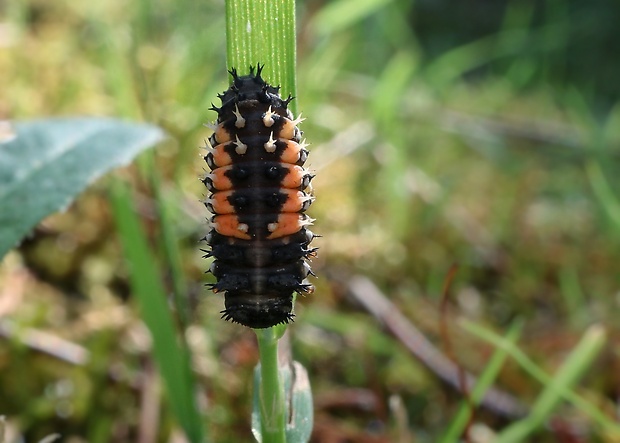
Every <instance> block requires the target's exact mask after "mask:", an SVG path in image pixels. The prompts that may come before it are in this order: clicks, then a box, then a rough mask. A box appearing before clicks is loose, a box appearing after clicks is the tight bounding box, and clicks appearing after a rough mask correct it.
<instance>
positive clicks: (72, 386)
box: [0, 0, 620, 443]
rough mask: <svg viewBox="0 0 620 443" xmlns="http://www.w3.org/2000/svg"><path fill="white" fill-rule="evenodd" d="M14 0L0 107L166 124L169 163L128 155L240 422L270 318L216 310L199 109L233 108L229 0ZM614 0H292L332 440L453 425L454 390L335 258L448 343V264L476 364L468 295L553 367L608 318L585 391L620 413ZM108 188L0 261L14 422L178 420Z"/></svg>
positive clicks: (304, 339)
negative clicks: (381, 319) (252, 324)
mask: <svg viewBox="0 0 620 443" xmlns="http://www.w3.org/2000/svg"><path fill="white" fill-rule="evenodd" d="M0 8H1V9H0V14H2V15H1V17H2V18H0V84H2V85H3V88H2V89H1V92H0V119H5V118H10V119H23V118H29V117H42V116H52V115H53V116H56V115H75V114H88V115H105V116H120V117H127V118H138V119H143V120H146V121H148V122H151V123H154V124H158V125H160V126H162V127H164V128H165V129H166V130H167V131H168V132H169V133H170V134H171V136H172V141H171V142H169V143H167V144H165V145H163V146H161V147H160V148H158V149H157V151H156V158H155V160H154V163H152V164H151V163H149V162H141V163H140V164H139V165H138V166H136V167H133V168H128V169H126V170H123V171H121V172H120V173H119V174H118V175H119V176H120V177H122V178H123V179H124V180H126V181H128V182H130V183H131V184H132V185H133V188H134V192H135V198H136V201H137V202H138V209H139V212H140V214H141V215H142V217H143V221H144V225H145V227H146V228H145V229H146V233H147V235H148V236H149V238H150V239H151V241H152V242H153V245H155V248H154V250H155V251H156V252H157V253H158V258H160V257H161V256H162V255H163V253H162V252H161V251H162V250H164V247H163V246H161V243H159V242H158V241H159V240H160V239H161V237H162V236H163V235H166V238H169V237H170V236H172V237H173V238H174V239H176V243H177V247H178V248H179V250H178V258H179V262H180V263H181V265H182V268H183V269H182V271H183V274H184V276H185V279H186V285H187V295H188V299H187V302H188V306H189V308H190V312H191V315H190V317H191V318H189V321H190V325H189V327H188V328H187V330H186V331H185V332H186V334H185V336H186V338H187V343H188V346H189V347H190V349H191V350H192V351H193V355H194V369H195V371H196V373H197V377H198V379H199V381H200V383H201V387H200V389H199V392H197V396H198V399H199V402H201V404H202V405H203V406H205V408H206V410H207V411H208V413H207V418H206V420H207V421H208V424H209V427H210V428H211V429H212V432H211V434H212V436H213V441H218V442H220V441H221V442H228V441H230V442H234V441H246V440H247V439H248V436H249V435H250V423H249V421H248V420H247V417H248V416H249V410H250V405H251V396H250V385H249V383H248V380H250V379H251V372H252V368H253V366H254V364H255V363H256V359H257V353H256V346H255V343H254V337H253V335H252V333H251V332H250V331H245V330H243V329H242V328H239V327H237V326H234V325H230V324H227V323H224V322H222V321H221V320H219V314H218V312H219V311H220V310H221V307H220V306H221V303H222V301H221V299H220V298H219V297H217V296H214V295H212V294H210V293H207V291H206V289H205V288H204V287H203V283H204V282H205V279H206V277H204V275H203V271H204V270H205V269H207V268H208V263H206V262H205V260H202V259H201V258H200V256H201V253H200V252H199V251H198V244H197V239H198V238H200V237H201V236H202V235H203V234H204V231H205V230H206V223H205V221H204V219H205V218H206V216H207V213H206V211H205V210H204V208H202V207H201V205H200V204H199V202H198V199H199V198H200V197H201V196H203V195H204V190H203V188H202V185H201V184H200V183H199V181H198V180H197V179H196V177H197V175H198V174H200V173H201V172H202V171H203V170H204V167H205V166H204V162H203V161H202V159H201V158H200V157H199V156H198V155H197V153H198V149H197V147H198V146H199V145H201V144H203V143H202V139H204V138H205V137H206V136H208V131H207V130H206V128H204V127H203V126H202V124H203V123H204V122H206V121H208V120H212V119H214V118H215V116H214V114H213V113H212V112H210V111H207V109H208V108H209V106H210V102H211V101H214V100H215V97H216V94H217V93H218V92H221V91H223V90H224V89H225V88H226V85H227V74H226V72H225V59H226V57H225V47H226V44H225V35H224V4H223V3H222V2H218V1H206V0H205V1H201V2H197V1H189V0H181V1H172V0H159V1H156V2H153V1H148V0H141V1H136V2H131V3H127V2H122V1H119V0H110V1H107V2H78V1H70V0H59V1H55V2H49V1H44V0H29V1H18V0H12V1H11V0H9V1H7V2H5V3H3V4H2V5H0ZM619 15H620V7H619V6H618V4H616V3H614V2H603V1H593V2H577V1H576V0H548V1H521V0H512V1H506V2H489V1H482V0H475V1H471V2H466V3H465V2H456V3H455V2H447V1H445V0H438V1H433V2H430V1H423V0H420V1H418V2H411V1H408V0H392V1H389V0H364V1H359V2H358V1H355V2H353V1H351V0H340V1H338V0H336V1H329V2H325V1H323V2H321V1H305V2H300V3H299V5H298V33H299V36H298V81H297V89H298V97H297V100H298V109H299V110H301V111H303V114H304V116H305V117H307V120H306V121H305V122H304V124H303V129H304V131H305V135H306V136H307V137H308V141H309V142H311V143H312V151H311V157H310V160H309V165H310V167H311V168H315V169H316V170H317V177H316V179H315V181H314V184H315V193H316V195H317V201H316V203H315V204H314V205H313V207H312V209H311V211H310V212H311V215H312V216H313V217H315V218H316V219H317V223H316V224H317V226H316V231H317V233H320V234H321V235H323V238H322V239H320V240H319V242H318V243H320V244H319V246H321V251H320V256H319V258H318V259H316V260H315V262H314V266H313V267H314V268H316V272H317V274H318V275H319V279H318V280H317V281H316V284H317V291H316V293H315V295H313V296H312V297H307V298H305V299H300V300H298V303H297V305H296V306H297V307H296V309H297V321H296V323H295V324H294V325H293V326H292V328H291V329H292V339H293V353H294V356H295V359H296V360H298V361H299V362H301V363H302V364H303V365H304V366H305V367H306V368H307V369H308V372H309V375H310V378H311V382H312V385H313V392H314V393H315V405H316V410H315V423H316V425H315V435H314V437H313V438H314V441H317V442H319V441H321V442H323V441H345V439H346V438H348V439H349V440H350V441H360V442H361V441H409V439H410V438H412V436H415V438H416V441H421V442H433V441H436V439H437V438H438V436H439V435H441V434H442V432H443V431H444V430H445V429H446V427H447V424H448V423H451V420H452V419H453V417H454V415H455V413H456V411H457V409H458V406H459V400H460V399H461V396H460V395H459V394H456V393H454V392H453V391H452V390H450V389H449V388H445V387H444V386H443V385H442V384H441V383H440V382H439V381H438V379H437V377H436V376H435V375H433V374H432V373H431V372H429V371H428V370H427V369H426V368H425V367H424V366H423V365H422V364H421V363H420V362H419V361H418V360H417V359H415V358H414V357H412V356H411V355H410V354H409V353H408V352H407V351H406V349H405V348H404V347H403V346H402V345H401V344H400V343H399V342H398V341H397V340H395V339H394V338H393V337H392V336H390V335H389V334H387V333H386V332H385V330H384V329H383V328H382V327H381V325H380V324H379V323H377V322H375V321H374V320H373V318H372V317H371V316H370V315H369V314H368V313H366V312H364V311H363V310H361V309H360V307H359V306H358V305H357V304H355V303H352V302H351V300H350V298H347V297H345V292H346V291H343V290H342V288H341V287H340V286H339V285H336V284H333V282H332V277H334V276H336V277H338V278H339V279H342V278H345V277H346V276H348V275H354V274H364V275H366V276H367V277H369V278H371V279H372V280H373V281H374V282H376V284H377V285H378V286H379V287H380V288H381V289H382V290H383V292H384V293H385V294H386V295H387V296H388V297H389V298H390V300H391V301H392V302H393V303H395V305H396V306H397V307H398V309H399V310H400V311H401V312H402V313H403V314H404V315H406V316H407V317H408V318H409V319H411V320H412V322H413V323H414V324H416V325H417V326H418V327H419V328H420V329H421V330H422V331H423V332H424V333H425V334H426V335H427V337H429V338H430V339H431V340H432V341H433V342H434V343H436V345H437V346H438V347H439V348H442V347H443V346H444V345H445V343H444V340H443V339H442V338H441V331H440V328H439V324H440V322H439V320H440V318H441V316H440V301H441V294H442V287H443V285H444V282H445V279H446V275H447V273H448V270H449V269H450V266H451V265H452V264H453V263H457V264H458V266H459V267H458V273H457V276H456V279H455V281H454V283H453V285H452V287H451V291H450V293H451V297H450V310H449V313H448V314H447V315H448V318H447V321H448V324H449V331H450V332H451V334H450V336H451V337H452V340H451V341H452V343H451V347H452V349H453V350H454V354H455V357H456V358H457V359H458V361H459V362H460V363H461V364H462V365H463V366H464V367H466V368H467V369H468V370H470V371H471V372H473V373H476V374H480V373H482V372H483V371H484V369H485V363H486V361H487V358H488V357H489V356H490V355H492V354H493V351H494V349H493V347H492V346H491V345H490V344H488V343H486V342H483V341H481V340H480V339H479V338H478V337H475V336H473V335H470V334H469V333H467V332H464V330H463V329H462V328H461V327H460V326H459V324H458V323H457V322H456V318H457V317H465V318H467V319H468V320H469V321H472V322H475V323H477V324H479V325H480V326H481V327H485V328H488V329H491V330H495V331H498V333H499V334H500V335H501V334H503V331H505V330H506V329H507V328H508V326H509V325H510V324H511V323H512V322H513V321H514V319H515V318H521V319H522V320H523V322H524V326H523V330H522V336H521V339H520V340H519V342H518V343H517V346H518V347H519V349H520V352H522V353H524V355H527V356H529V359H531V360H532V361H533V362H535V363H536V364H537V365H538V367H539V368H542V369H543V370H544V371H546V373H547V374H555V373H556V371H557V370H558V369H559V368H561V367H562V363H563V362H564V358H565V357H566V356H567V355H569V354H570V351H571V350H572V349H573V348H574V347H575V346H576V344H577V343H578V342H579V340H580V337H582V336H583V335H584V331H586V328H587V326H589V325H591V324H594V323H598V324H602V325H604V326H605V328H606V330H607V337H608V340H607V342H606V345H605V347H604V348H603V350H602V354H601V355H602V356H601V357H599V358H598V359H596V360H594V361H593V363H591V365H589V366H588V369H587V370H586V371H585V377H584V378H583V379H582V380H581V381H580V383H579V384H578V385H577V387H576V388H574V389H575V392H574V393H578V394H580V395H581V396H582V397H584V398H586V399H588V400H589V402H590V403H591V404H592V405H594V407H595V408H597V410H598V411H600V413H601V414H603V415H606V416H608V417H613V416H614V414H615V412H614V411H616V410H617V392H618V384H619V383H620V381H619V380H618V375H617V374H618V373H619V371H618V368H619V362H618V355H619V349H620V348H619V345H618V337H619V336H620V335H619V329H618V324H617V320H616V318H617V317H618V310H619V308H620V306H619V303H620V301H619V298H618V294H619V293H620V273H619V272H618V266H617V263H618V262H620V252H619V248H618V247H617V245H618V241H619V234H618V233H619V232H620V226H619V224H618V221H619V218H618V215H617V214H618V208H619V206H618V195H620V194H619V192H620V189H618V187H619V186H618V183H617V182H616V181H614V180H612V178H613V177H615V176H617V173H618V171H617V170H618V160H617V155H618V149H619V148H620V108H619V107H618V106H617V101H618V98H619V96H620V94H619V93H620V90H619V88H620V87H619V86H618V82H617V80H616V79H617V78H620V73H619V71H620V67H619V66H620V59H618V57H615V56H614V52H613V51H614V42H616V41H618V39H619V37H620V36H619V35H618V34H619V33H620V30H619V29H618V27H617V26H616V24H617V23H618V21H619ZM266 62H267V61H266ZM148 168H156V169H157V171H158V173H159V174H160V175H161V184H160V190H159V191H158V192H160V193H161V195H160V200H159V201H161V204H163V205H164V207H165V209H166V213H167V214H168V217H169V218H170V226H173V227H174V232H172V233H171V232H167V231H166V232H164V233H162V227H161V225H160V223H159V216H158V214H159V213H160V212H158V210H157V205H156V204H155V199H154V198H153V193H154V191H153V190H152V187H151V184H150V182H149V180H148V179H145V176H146V174H144V170H145V169H148ZM141 169H142V171H141ZM110 211H111V210H110V208H109V205H108V194H107V182H106V181H105V180H104V181H103V182H100V183H98V184H96V185H95V186H93V187H92V188H91V189H90V190H89V191H88V192H87V193H86V194H85V195H84V196H83V198H81V199H79V200H78V201H77V202H76V203H75V204H74V205H73V206H72V207H71V208H70V210H69V211H67V212H66V213H63V214H58V215H55V216H53V217H50V218H48V219H47V220H45V221H44V222H43V223H42V224H41V225H40V226H39V227H38V228H37V230H36V232H35V233H34V234H33V235H32V236H31V237H30V238H28V239H27V240H26V241H25V242H24V244H23V245H22V246H21V247H20V248H19V249H18V250H17V251H15V252H13V253H11V254H10V255H9V256H8V257H7V258H6V259H5V260H4V261H3V263H2V266H0V317H2V318H1V321H2V325H3V329H2V330H1V331H4V332H3V335H5V336H8V338H7V339H3V340H2V341H0V374H1V376H0V414H5V415H6V416H7V417H8V421H7V426H8V427H9V432H12V433H13V434H11V435H24V437H25V438H26V440H27V441H37V440H38V439H40V438H43V437H44V436H45V435H48V434H50V433H53V432H58V433H61V434H62V435H64V436H65V439H66V441H89V442H100V441H102V442H103V441H136V440H137V439H138V436H143V435H145V433H148V431H149V430H151V431H152V432H154V434H155V435H156V436H157V438H156V441H168V439H169V438H170V436H171V435H172V434H173V433H174V432H175V425H174V422H173V421H172V418H171V414H170V412H169V409H168V407H167V405H166V403H165V400H164V403H162V404H160V403H158V401H157V400H153V398H155V399H158V398H160V397H159V395H158V394H157V390H156V386H157V383H158V381H157V380H158V379H157V376H156V374H154V372H153V368H152V364H151V360H150V357H149V355H150V349H151V347H150V342H149V337H148V334H145V332H144V328H143V326H142V323H141V322H140V320H139V317H138V315H137V312H136V310H135V309H134V303H133V300H132V299H133V296H132V294H131V291H130V289H129V284H128V281H127V274H126V271H125V269H124V267H123V266H122V260H121V254H122V252H121V250H120V247H119V244H118V240H117V234H116V231H115V228H114V224H113V222H112V217H111V213H110ZM167 247H168V248H169V247H170V245H169V243H168V246H167ZM161 263H166V262H165V261H164V260H161ZM162 271H163V275H164V276H165V277H164V278H167V277H166V276H169V275H170V273H171V272H173V271H174V270H173V271H171V270H170V269H167V266H165V265H163V264H162ZM174 272H176V271H174ZM166 282H167V283H168V280H166ZM169 283H170V288H167V290H168V291H169V292H172V286H173V283H172V282H169ZM9 320H10V321H11V325H12V327H13V329H12V330H11V332H10V333H9V332H7V331H8V329H7V325H8V323H7V322H8V321H9ZM33 332H37V333H43V334H44V335H43V336H42V337H44V338H45V340H47V342H46V341H45V340H44V341H43V345H46V344H47V345H49V346H50V347H51V348H52V349H53V351H54V352H55V353H56V354H58V353H62V352H63V350H65V351H67V349H73V348H70V347H69V348H67V346H69V345H70V344H79V345H81V346H82V347H83V348H85V349H86V350H88V354H87V358H86V357H84V356H83V357H84V358H82V359H81V360H79V359H78V360H76V361H72V362H67V361H66V360H67V359H66V358H63V355H64V354H63V355H60V356H59V355H55V356H50V355H49V353H47V354H46V353H41V352H38V351H36V350H34V349H33V346H32V343H30V342H29V341H28V340H27V339H28V337H30V336H29V334H32V333H33ZM50 337H55V338H57V337H61V338H64V339H65V340H66V342H62V343H60V344H59V343H57V342H55V341H54V340H52V338H50ZM29 343H30V344H29ZM50 343H51V344H50ZM48 350H49V349H48ZM54 352H52V353H54ZM67 352H68V351H67ZM145 380H146V382H145ZM495 385H496V386H499V387H501V388H503V389H504V390H506V391H509V392H511V393H512V394H513V395H514V396H516V397H517V398H518V399H519V400H520V401H522V402H523V403H525V404H536V400H537V397H538V394H539V393H540V392H542V391H544V389H543V388H541V385H540V383H539V382H538V381H537V380H536V379H534V378H533V377H531V376H530V375H528V374H527V373H525V372H524V371H522V370H521V368H520V366H518V364H517V363H515V360H513V359H511V358H508V361H507V363H506V365H505V366H504V367H503V369H502V371H500V374H499V376H498V378H497V379H496V380H495ZM146 387H150V388H153V389H155V393H153V391H152V389H146ZM368 399H371V401H366V400H368ZM153 402H155V403H153ZM146 405H150V407H148V408H147V407H146ZM556 408H558V409H556V411H557V412H559V413H561V416H563V417H564V418H565V420H564V421H562V420H560V421H552V422H549V423H548V424H546V425H544V426H543V425H540V426H538V427H537V428H536V430H535V433H534V434H533V435H531V436H530V437H528V441H529V442H541V443H547V442H554V441H558V439H560V438H561V435H563V434H562V432H568V431H566V427H567V426H568V425H566V421H570V422H573V423H577V424H578V431H579V432H583V433H584V434H577V435H578V436H579V435H585V436H586V437H583V438H584V439H583V440H582V441H588V442H590V441H591V442H598V441H600V442H615V441H618V440H617V437H613V436H610V434H609V433H608V432H606V430H605V429H603V428H601V426H599V425H598V424H597V422H595V421H593V420H592V419H591V418H590V417H589V416H588V415H586V414H583V413H582V410H580V409H578V408H575V407H574V405H572V404H571V403H568V402H562V403H560V404H559V405H557V406H556ZM473 423H474V424H475V426H474V430H476V431H477V432H478V434H476V435H481V434H480V432H482V431H484V432H487V433H488V432H499V431H501V429H503V428H504V427H505V425H506V422H505V420H503V419H501V418H498V417H497V416H496V415H494V414H493V413H490V412H488V411H481V412H479V413H478V414H477V415H476V416H475V418H474V420H473ZM537 425H538V424H537ZM329 438H332V439H333V440H328V439H329ZM566 438H568V437H566ZM579 438H582V437H579ZM364 439H366V440H364ZM9 441H10V440H9ZM472 441H474V440H472ZM566 441H568V440H566ZM577 441H580V440H577Z"/></svg>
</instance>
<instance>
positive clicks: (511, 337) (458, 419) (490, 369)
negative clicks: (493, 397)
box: [439, 320, 523, 443]
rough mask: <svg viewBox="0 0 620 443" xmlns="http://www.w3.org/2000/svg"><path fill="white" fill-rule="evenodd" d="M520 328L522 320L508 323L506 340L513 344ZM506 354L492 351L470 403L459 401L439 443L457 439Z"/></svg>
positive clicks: (504, 359) (493, 378)
mask: <svg viewBox="0 0 620 443" xmlns="http://www.w3.org/2000/svg"><path fill="white" fill-rule="evenodd" d="M522 329H523V321H520V320H518V321H514V322H513V323H512V325H510V328H508V332H506V336H505V339H506V341H507V342H508V343H512V344H514V343H515V342H516V341H517V340H518V339H519V336H520V335H521V330H522ZM507 355H508V352H507V351H506V349H502V348H498V349H497V350H496V351H495V352H494V353H493V355H492V356H491V359H490V360H489V362H488V363H487V364H486V366H485V369H484V371H483V372H482V374H481V375H480V377H479V378H478V381H477V383H476V385H475V386H474V387H473V389H472V391H471V393H470V398H471V403H470V402H468V401H462V402H461V404H460V405H459V409H458V411H457V413H456V416H455V417H454V418H453V419H452V420H451V421H450V427H449V428H448V430H447V431H446V433H445V434H444V435H443V437H442V438H441V439H440V440H439V443H452V442H457V441H458V440H459V438H460V436H461V435H462V434H463V431H464V430H465V427H466V426H467V423H468V421H469V418H470V417H471V413H472V406H478V405H479V404H480V401H481V400H482V398H483V397H484V393H485V392H486V391H487V389H489V388H490V387H491V386H492V385H493V383H494V382H495V379H496V378H497V376H498V375H499V371H500V370H501V368H502V366H503V365H504V362H505V361H506V357H507Z"/></svg>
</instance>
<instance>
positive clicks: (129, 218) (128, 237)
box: [113, 183, 204, 443]
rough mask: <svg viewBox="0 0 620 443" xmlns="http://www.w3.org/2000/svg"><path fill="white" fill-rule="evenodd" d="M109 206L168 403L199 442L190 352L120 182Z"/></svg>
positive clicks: (192, 438) (200, 432)
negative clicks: (180, 336) (180, 337)
mask: <svg viewBox="0 0 620 443" xmlns="http://www.w3.org/2000/svg"><path fill="white" fill-rule="evenodd" d="M113 207H114V216H115V219H116V223H117V226H118V229H119V235H120V239H121V243H122V245H123V250H124V253H125V257H126V260H127V263H128V265H129V271H130V278H131V284H132V289H133V295H134V296H135V299H136V302H137V303H138V306H139V308H140V313H141V315H142V318H143V319H144V322H145V323H146V326H147V327H148V329H149V331H150V332H151V336H152V338H153V355H154V357H155V361H156V362H157V364H158V367H159V371H160V373H161V375H162V378H163V380H164V384H165V386H166V388H167V394H168V400H169V402H170V406H171V408H172V411H173V412H174V414H175V415H176V417H177V420H178V421H179V424H180V425H181V427H182V428H183V430H184V431H185V433H186V435H187V437H188V439H189V440H190V441H191V442H192V443H200V442H203V441H204V429H203V425H202V420H201V417H200V414H199V411H198V407H197V403H196V398H195V395H194V393H195V390H194V379H193V377H192V373H191V369H190V356H189V354H188V352H187V350H186V349H185V348H184V347H183V346H180V345H179V340H178V337H177V331H176V330H175V327H174V322H173V319H172V316H171V313H170V310H169V308H168V303H167V297H166V292H165V291H164V289H163V287H162V278H161V275H160V273H159V271H158V264H157V261H156V260H155V257H154V255H153V252H152V251H151V250H150V248H149V246H148V242H147V238H146V236H145V234H144V230H143V229H142V226H141V224H140V221H139V219H138V217H137V215H136V213H135V212H134V210H133V204H132V201H131V197H130V194H129V191H128V189H127V187H126V186H125V185H124V184H120V183H118V184H117V185H116V187H115V189H114V193H113Z"/></svg>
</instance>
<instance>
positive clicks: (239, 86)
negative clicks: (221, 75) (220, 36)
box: [218, 64, 290, 114]
mask: <svg viewBox="0 0 620 443" xmlns="http://www.w3.org/2000/svg"><path fill="white" fill-rule="evenodd" d="M263 66H264V65H260V64H259V65H257V68H256V72H254V67H253V66H250V74H248V75H243V76H240V75H238V74H237V70H236V69H234V68H233V69H231V70H230V71H229V72H230V75H232V78H233V83H232V85H231V86H230V88H228V90H227V91H226V92H224V94H223V95H221V96H220V99H221V100H222V107H221V108H220V109H219V110H218V113H220V114H222V113H223V114H226V113H227V112H228V111H230V112H232V111H233V110H234V107H235V104H236V103H238V102H240V101H244V100H256V101H258V102H260V103H269V104H272V105H274V106H276V107H281V106H283V107H286V105H287V104H288V102H289V101H290V99H287V100H282V98H281V97H280V94H279V90H280V87H279V86H278V87H274V86H271V85H269V84H268V83H267V82H266V81H265V80H263V78H262V77H261V72H262V70H263Z"/></svg>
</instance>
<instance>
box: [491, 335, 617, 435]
mask: <svg viewBox="0 0 620 443" xmlns="http://www.w3.org/2000/svg"><path fill="white" fill-rule="evenodd" d="M605 340H606V334H605V330H604V329H603V327H602V326H600V325H594V326H591V327H590V328H589V329H588V330H587V331H586V332H585V334H584V335H583V337H582V339H581V341H580V342H579V343H578V344H577V346H576V347H575V349H574V350H573V351H572V352H571V353H570V355H569V356H568V358H567V359H566V361H565V362H564V364H563V365H562V367H561V368H560V369H559V370H558V372H557V373H556V375H555V376H554V377H553V378H552V380H551V382H550V383H549V384H547V385H546V386H545V388H544V390H543V391H542V393H541V394H540V395H539V396H538V398H537V399H536V402H535V403H534V405H533V406H532V409H531V411H530V414H529V415H528V416H527V417H526V418H524V419H523V420H520V421H518V422H516V423H514V424H512V425H511V426H509V427H508V428H507V429H506V430H504V432H502V433H501V434H500V435H499V436H498V437H497V439H496V440H495V443H517V442H522V441H527V440H526V439H527V437H528V436H530V435H531V434H533V433H534V432H535V431H537V430H539V429H541V427H542V425H543V423H544V422H545V420H547V419H548V418H549V416H550V415H551V413H552V412H553V410H554V409H555V407H556V406H557V404H558V403H559V402H560V400H562V397H563V396H564V393H565V392H569V391H570V390H572V388H573V387H574V385H575V384H576V383H577V382H578V381H579V379H580V378H581V377H582V376H583V375H584V373H585V372H586V371H587V370H588V368H590V366H591V365H592V362H593V361H594V359H595V358H596V357H597V356H598V354H599V352H600V351H601V349H602V348H603V345H604V344H605Z"/></svg>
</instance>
